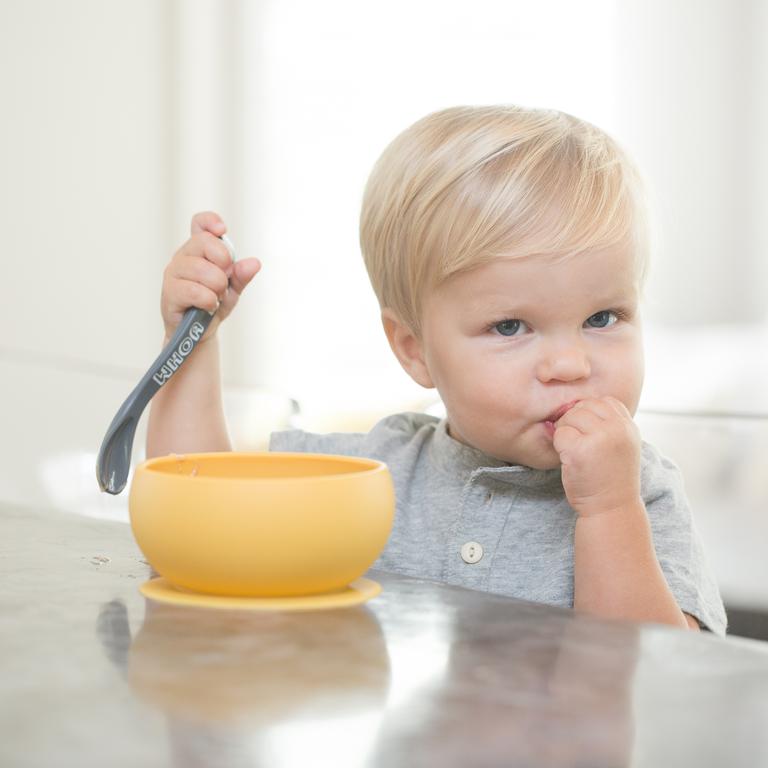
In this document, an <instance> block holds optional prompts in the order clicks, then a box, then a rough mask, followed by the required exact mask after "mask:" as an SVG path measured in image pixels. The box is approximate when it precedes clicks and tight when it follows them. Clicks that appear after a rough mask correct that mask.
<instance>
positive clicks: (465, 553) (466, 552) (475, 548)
mask: <svg viewBox="0 0 768 768" xmlns="http://www.w3.org/2000/svg"><path fill="white" fill-rule="evenodd" d="M482 557H483V548H482V547H481V546H480V545H479V544H478V543H477V542H476V541H468V542H467V543H466V544H465V545H464V546H463V547H462V548H461V559H462V560H463V561H464V562H465V563H476V562H478V561H479V560H480V559H481V558H482Z"/></svg>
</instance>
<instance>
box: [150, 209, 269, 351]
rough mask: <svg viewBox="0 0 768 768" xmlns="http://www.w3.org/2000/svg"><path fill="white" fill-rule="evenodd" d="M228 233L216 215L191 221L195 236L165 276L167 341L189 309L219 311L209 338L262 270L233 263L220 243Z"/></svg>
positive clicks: (254, 262) (250, 262) (252, 263)
mask: <svg viewBox="0 0 768 768" xmlns="http://www.w3.org/2000/svg"><path fill="white" fill-rule="evenodd" d="M226 231H227V227H226V225H225V224H224V222H223V221H222V220H221V218H220V217H219V215H218V214H216V213H212V212H206V213H198V214H195V216H194V217H193V218H192V228H191V234H192V236H191V237H190V238H189V240H187V242H186V243H184V245H182V246H181V248H179V250H178V251H176V253H175V254H174V256H173V258H172V259H171V261H170V263H169V264H168V266H167V267H166V268H165V272H164V273H163V291H162V296H161V299H160V308H161V311H162V314H163V323H164V324H165V335H166V339H170V337H171V336H172V335H173V332H174V330H175V329H176V326H177V325H178V324H179V321H180V320H181V318H182V317H183V315H184V312H186V310H187V309H189V308H190V307H198V308H199V309H206V310H208V311H209V312H213V311H214V310H216V309H217V308H218V311H217V312H216V315H215V316H214V318H213V320H211V324H210V325H209V326H208V330H207V331H206V337H208V338H210V336H212V335H213V333H214V332H215V329H216V328H217V327H218V324H219V323H220V322H221V321H222V320H224V318H226V317H227V315H229V313H230V312H231V311H232V310H233V309H234V307H235V304H237V300H238V298H239V297H240V294H241V293H242V292H243V289H244V288H245V286H246V285H248V283H249V282H250V281H251V280H252V279H253V276H254V275H255V274H256V273H257V272H258V271H259V270H260V269H261V263H260V262H259V260H258V259H242V260H238V261H237V262H235V263H234V264H233V263H232V258H231V257H230V255H229V251H228V250H227V246H226V245H224V243H223V242H222V241H221V240H220V239H219V235H223V234H224V233H225V232H226ZM227 281H229V282H227Z"/></svg>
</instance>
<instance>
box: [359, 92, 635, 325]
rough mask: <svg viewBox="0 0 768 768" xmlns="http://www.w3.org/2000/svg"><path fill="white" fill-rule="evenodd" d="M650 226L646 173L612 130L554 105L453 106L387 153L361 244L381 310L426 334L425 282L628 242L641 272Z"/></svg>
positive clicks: (370, 191) (365, 210)
mask: <svg viewBox="0 0 768 768" xmlns="http://www.w3.org/2000/svg"><path fill="white" fill-rule="evenodd" d="M646 230H647V224H646V218H645V206H644V204H643V195H642V192H641V182H640V179H639V175H638V173H637V171H636V169H635V167H634V166H633V164H632V163H631V161H630V160H629V158H628V157H627V155H626V154H625V153H624V151H623V150H622V149H621V148H620V147H619V145H618V144H617V143H616V142H615V141H614V140H613V139H612V138H611V137H610V136H608V135H607V134H606V133H605V132H604V131H601V130H600V129H599V128H596V127H595V126H593V125H591V124H590V123H587V122H585V121H584V120H580V119H578V118H576V117H573V116H572V115H568V114H565V113H563V112H558V111H555V110H542V109H526V108H523V107H517V106H489V107H454V108H451V109H446V110H442V111H440V112H435V113H433V114H431V115H428V116H427V117H425V118H423V119H421V120H419V121H418V122H417V123H415V124H414V125H412V126H411V127H410V128H408V129H406V130H405V131H403V133H401V134H400V135H399V136H397V138H395V140H394V141H393V142H392V143H391V144H390V145H389V146H388V147H387V148H386V149H385V150H384V152H383V154H382V155H381V157H380V158H379V160H378V161H377V163H376V165H375V166H374V168H373V171H372V172H371V175H370V177H369V179H368V183H367V185H366V188H365V194H364V196H363V205H362V212H361V217H360V245H361V249H362V253H363V258H364V259H365V265H366V268H367V270H368V275H369V277H370V279H371V284H372V286H373V289H374V291H375V293H376V296H377V298H378V300H379V304H380V305H381V307H382V308H384V307H388V308H391V309H392V310H393V311H394V312H395V313H396V314H397V315H398V316H399V317H400V319H401V320H402V321H404V322H405V323H406V324H407V325H408V326H409V327H410V328H411V329H412V330H413V331H415V332H416V333H419V331H420V319H421V318H420V302H421V297H422V296H423V295H424V291H425V290H427V289H429V288H433V287H435V286H437V285H439V284H440V283H441V282H442V281H444V280H446V279H447V278H448V277H450V276H451V275H454V274H456V273H458V272H461V271H465V270H468V269H471V268H473V267H476V266H479V265H480V264H484V263H487V262H489V261H491V260H493V259H496V258H500V257H503V258H518V257H523V256H533V255H536V256H550V257H568V256H571V255H575V254H578V253H580V252H583V251H585V250H587V249H593V248H602V247H608V246H610V245H614V244H618V243H623V242H628V244H629V246H630V247H632V248H633V250H634V252H635V257H636V259H637V266H638V279H639V280H640V281H642V279H643V277H644V274H645V269H646V262H647V250H648V245H647V232H646Z"/></svg>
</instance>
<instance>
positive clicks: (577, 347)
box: [536, 339, 592, 384]
mask: <svg viewBox="0 0 768 768" xmlns="http://www.w3.org/2000/svg"><path fill="white" fill-rule="evenodd" d="M591 372H592V367H591V365H590V361H589V355H588V353H587V349H586V347H585V345H584V344H583V342H581V341H580V340H577V339H569V340H562V341H557V342H552V343H549V344H547V345H546V347H545V348H544V349H543V350H542V354H541V356H540V357H539V360H538V363H537V369H536V377H537V378H538V379H539V381H541V382H543V383H545V384H546V383H549V382H552V381H563V382H571V381H578V380H579V379H586V378H587V377H589V375H590V373H591Z"/></svg>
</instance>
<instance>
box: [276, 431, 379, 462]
mask: <svg viewBox="0 0 768 768" xmlns="http://www.w3.org/2000/svg"><path fill="white" fill-rule="evenodd" d="M365 438H366V435H365V434H361V433H359V432H330V433H328V434H323V435H321V434H316V433H313V432H304V431H302V430H300V429H289V430H286V431H284V432H273V433H272V434H271V435H270V439H269V450H270V451H285V452H289V453H326V454H335V455H337V456H362V455H363V453H362V451H363V444H364V442H365Z"/></svg>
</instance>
